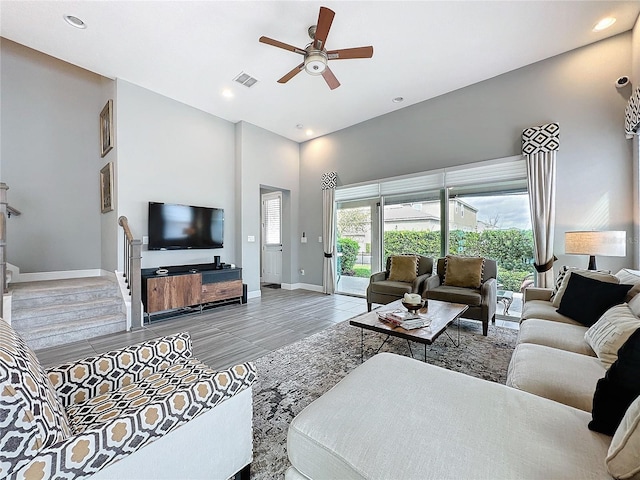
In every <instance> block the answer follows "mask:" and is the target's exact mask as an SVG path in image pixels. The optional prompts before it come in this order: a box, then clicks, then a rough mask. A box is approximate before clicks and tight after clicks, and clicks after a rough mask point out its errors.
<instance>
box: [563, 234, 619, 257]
mask: <svg viewBox="0 0 640 480" xmlns="http://www.w3.org/2000/svg"><path fill="white" fill-rule="evenodd" d="M626 245H627V232H624V231H609V232H566V233H565V234H564V251H565V253H569V254H574V255H598V256H603V257H624V256H625V255H626V254H627V249H626Z"/></svg>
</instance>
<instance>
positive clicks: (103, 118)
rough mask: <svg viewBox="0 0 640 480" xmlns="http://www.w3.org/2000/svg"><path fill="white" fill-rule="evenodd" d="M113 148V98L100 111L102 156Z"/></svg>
mask: <svg viewBox="0 0 640 480" xmlns="http://www.w3.org/2000/svg"><path fill="white" fill-rule="evenodd" d="M112 148H113V100H109V101H108V102H107V104H106V105H105V106H104V108H103V109H102V111H101V112H100V156H101V157H104V156H105V155H106V154H107V153H109V151H110V150H111V149H112Z"/></svg>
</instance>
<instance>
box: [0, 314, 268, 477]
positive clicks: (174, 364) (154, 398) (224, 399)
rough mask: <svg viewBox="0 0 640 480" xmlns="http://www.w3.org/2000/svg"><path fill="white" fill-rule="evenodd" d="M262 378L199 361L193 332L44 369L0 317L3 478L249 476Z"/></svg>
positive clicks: (250, 370)
mask: <svg viewBox="0 0 640 480" xmlns="http://www.w3.org/2000/svg"><path fill="white" fill-rule="evenodd" d="M254 379H255V369H254V366H253V364H251V363H244V364H240V365H236V366H234V367H232V368H230V369H228V370H224V371H219V372H216V371H213V370H211V369H210V368H209V367H207V366H206V365H204V364H202V363H200V362H199V361H198V360H197V359H195V358H193V357H192V347H191V338H190V336H189V334H188V333H180V334H176V335H172V336H168V337H164V338H160V339H157V340H151V341H147V342H144V343H140V344H137V345H132V346H129V347H126V348H123V349H121V350H116V351H112V352H108V353H105V354H102V355H98V356H95V357H90V358H86V359H84V360H81V361H78V362H74V363H67V364H64V365H60V366H58V367H55V368H52V369H49V370H46V371H45V370H44V369H43V368H42V367H41V366H40V364H39V362H38V360H37V358H36V356H35V355H34V353H33V352H32V351H31V349H30V348H29V347H28V346H27V345H26V344H25V343H24V341H23V340H22V339H21V338H20V337H19V336H18V335H17V334H16V332H15V331H14V330H13V329H12V328H11V327H10V326H9V325H8V324H7V323H6V322H5V321H4V320H2V319H0V382H1V385H2V389H1V391H0V419H2V422H1V423H0V429H1V430H2V431H1V435H0V477H2V478H4V477H9V478H12V479H13V478H16V479H31V478H82V477H91V478H96V479H99V478H142V477H144V478H187V477H188V478H228V477H230V476H233V475H234V474H236V473H237V472H240V471H242V473H243V475H248V465H249V463H250V462H251V459H252V441H251V428H252V427H251V420H252V407H251V384H252V382H253V380H254ZM211 432H215V435H212V433H211Z"/></svg>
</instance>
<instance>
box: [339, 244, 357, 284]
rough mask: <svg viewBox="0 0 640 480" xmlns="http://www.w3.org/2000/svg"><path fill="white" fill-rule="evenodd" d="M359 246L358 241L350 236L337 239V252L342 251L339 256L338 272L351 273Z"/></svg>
mask: <svg viewBox="0 0 640 480" xmlns="http://www.w3.org/2000/svg"><path fill="white" fill-rule="evenodd" d="M359 250H360V247H359V245H358V242H356V241H355V240H352V239H350V238H344V237H343V238H339V239H338V252H342V257H340V273H342V274H343V275H353V266H354V265H355V264H356V260H357V258H358V251H359Z"/></svg>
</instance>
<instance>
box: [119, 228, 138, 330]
mask: <svg viewBox="0 0 640 480" xmlns="http://www.w3.org/2000/svg"><path fill="white" fill-rule="evenodd" d="M118 224H119V225H120V226H121V227H122V229H123V230H124V266H123V269H122V270H123V274H124V277H125V281H126V282H127V287H128V289H129V295H130V296H131V328H132V329H137V328H141V327H142V307H141V302H142V292H141V287H140V285H141V272H140V259H141V258H142V255H141V253H142V241H141V240H137V239H134V238H133V234H132V233H131V229H130V228H129V221H128V220H127V217H124V216H122V217H120V218H118Z"/></svg>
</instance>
